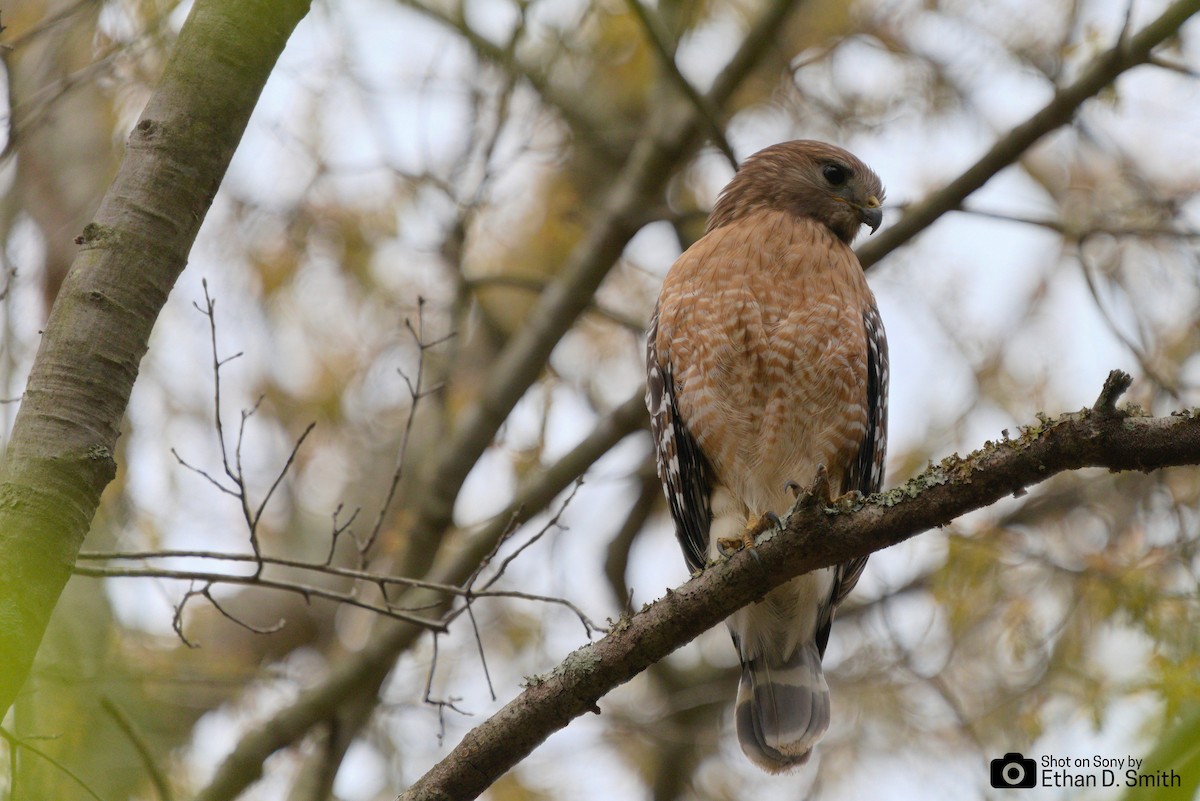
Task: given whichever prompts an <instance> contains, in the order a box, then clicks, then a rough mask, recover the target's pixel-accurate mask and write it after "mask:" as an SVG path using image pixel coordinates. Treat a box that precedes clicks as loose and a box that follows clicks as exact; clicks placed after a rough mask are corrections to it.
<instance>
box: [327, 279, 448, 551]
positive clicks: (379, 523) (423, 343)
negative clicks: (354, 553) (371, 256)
mask: <svg viewBox="0 0 1200 801" xmlns="http://www.w3.org/2000/svg"><path fill="white" fill-rule="evenodd" d="M424 310H425V298H423V297H420V296H418V297H417V324H416V326H413V324H412V321H411V320H409V319H407V318H405V320H404V327H405V328H406V329H408V332H409V333H410V334H411V335H412V338H413V342H414V343H415V344H416V346H417V377H416V380H412V379H410V378H409V377H408V375H406V374H405V373H404V371H403V370H400V369H397V372H398V373H400V377H401V378H402V379H404V384H405V386H407V387H408V394H409V398H410V404H409V407H408V418H407V419H406V420H405V421H404V433H403V434H402V435H401V437H400V452H399V453H398V454H397V455H396V469H395V470H394V471H393V472H392V483H391V484H390V485H389V486H388V491H387V496H386V497H385V498H384V500H383V504H382V505H381V506H380V507H379V514H378V515H377V516H376V518H375V525H374V526H373V527H372V528H371V534H370V536H368V537H367V539H366V542H363V543H360V544H359V546H358V553H359V564H360V565H362V564H363V562H364V560H365V559H366V557H367V554H368V553H370V551H371V548H372V547H373V546H374V545H375V543H376V541H377V540H378V539H379V532H380V531H381V530H382V529H383V521H384V520H386V519H387V513H388V510H389V509H391V507H392V501H393V500H395V497H396V488H397V487H399V486H400V479H401V478H403V477H404V457H405V454H407V453H408V440H409V437H410V436H411V435H412V429H413V422H414V421H415V420H416V418H417V404H418V403H419V402H420V401H421V398H423V397H425V396H426V395H427V394H428V391H427V390H425V389H424V388H423V386H422V382H423V381H424V377H425V352H426V351H428V350H429V349H430V348H434V347H437V346H438V345H440V344H442V343H443V342H447V341H449V340H450V339H452V338H453V337H454V334H453V333H449V334H447V335H445V336H443V337H438V338H437V339H434V340H426V339H425V315H424ZM332 554H333V551H332V550H331V551H330V556H331V557H332Z"/></svg>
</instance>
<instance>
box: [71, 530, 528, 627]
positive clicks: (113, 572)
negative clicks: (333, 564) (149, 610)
mask: <svg viewBox="0 0 1200 801" xmlns="http://www.w3.org/2000/svg"><path fill="white" fill-rule="evenodd" d="M165 555H186V554H184V553H182V552H181V553H179V554H170V553H169V552H168V553H167V554H165ZM191 555H193V556H194V555H196V554H191ZM108 556H111V554H109V555H108ZM82 558H86V557H82ZM217 558H220V559H228V560H232V561H248V562H252V563H253V564H254V565H255V566H256V567H261V566H262V565H266V564H270V563H271V560H268V559H267V558H265V557H264V558H263V559H261V560H260V559H259V558H257V557H253V556H233V555H220V556H218V557H217ZM275 563H276V564H278V563H279V562H278V561H277V560H275ZM289 566H296V567H310V568H312V569H314V570H319V571H320V572H326V573H334V574H337V573H336V571H335V570H334V569H331V568H325V567H324V566H323V565H317V564H313V565H304V564H298V563H296V564H291V565H289ZM74 572H75V575H77V576H89V577H91V578H158V579H170V580H173V581H191V582H193V583H194V582H202V583H203V584H204V588H203V589H199V590H197V589H191V590H188V592H187V593H186V594H185V595H184V598H183V600H182V601H180V603H179V606H178V607H176V610H175V621H176V623H177V624H178V625H176V631H180V632H181V627H182V625H183V624H182V615H183V606H184V605H185V604H186V603H187V601H188V600H190V599H191V598H193V597H194V596H197V595H202V596H204V597H205V598H208V600H209V601H210V602H212V604H213V606H215V607H217V610H218V611H220V612H221V613H222V614H225V612H224V610H222V609H221V608H220V606H219V605H218V604H217V603H216V602H215V601H213V599H212V597H211V596H210V595H209V594H208V589H209V588H210V587H211V585H214V584H233V585H238V586H244V587H261V588H263V589H267V590H278V591H280V592H289V593H293V594H295V595H301V596H303V597H304V598H305V599H312V598H320V599H322V600H326V601H334V602H336V603H341V604H347V605H349V606H356V607H358V608H359V609H365V610H367V611H368V612H375V613H376V614H380V615H384V616H386V617H391V618H395V619H396V620H402V621H404V622H406V623H412V624H414V625H417V626H420V627H422V628H425V629H430V630H432V631H444V630H445V625H444V624H442V623H440V622H439V621H437V620H433V619H430V618H426V617H421V616H419V615H412V614H409V613H407V612H406V611H404V610H402V609H401V608H399V607H397V606H395V605H394V604H373V603H369V602H367V601H364V600H362V599H361V598H359V597H357V596H356V595H354V594H353V593H348V592H338V591H336V590H330V589H326V588H324V587H316V586H312V585H309V584H300V583H297V582H292V581H280V580H278V579H271V578H266V577H264V576H263V575H262V574H261V572H256V573H252V574H249V575H240V576H239V575H231V574H228V573H205V572H202V571H195V570H168V569H166V568H157V567H141V568H113V567H85V566H82V565H76V566H75V568H74ZM370 578H372V579H374V580H376V581H380V580H383V579H381V578H380V577H377V576H370ZM395 582H396V583H408V582H405V581H404V580H403V579H396V580H395ZM437 589H439V590H444V591H446V592H447V593H448V594H450V595H462V594H464V593H463V591H461V590H457V591H456V590H455V589H454V588H449V587H446V588H443V587H440V586H439V587H438V588H437ZM476 594H477V595H479V593H476ZM491 594H493V595H502V594H504V593H502V592H499V591H497V592H495V593H491ZM226 617H229V615H226ZM238 623H239V624H241V625H243V626H245V628H249V629H252V630H253V629H254V627H253V626H249V625H247V624H244V623H242V622H241V621H238ZM276 630H278V629H277V628H270V629H266V630H263V631H262V632H260V633H270V632H271V631H276ZM180 638H181V639H183V640H184V642H185V643H187V644H188V645H189V646H193V644H192V643H190V642H188V641H187V639H186V638H184V637H183V635H182V633H180Z"/></svg>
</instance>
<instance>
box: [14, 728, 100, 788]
mask: <svg viewBox="0 0 1200 801" xmlns="http://www.w3.org/2000/svg"><path fill="white" fill-rule="evenodd" d="M0 739H3V740H4V741H5V742H7V743H8V747H9V748H11V749H12V750H13V751H16V749H18V748H21V749H24V750H26V751H28V752H29V753H31V754H34V755H36V756H39V757H41V758H42V759H44V760H46V761H47V762H49V763H50V764H51V765H53V766H54V767H55V768H56V769H57V770H58V771H59V772H61V773H62V774H63V775H65V776H67V778H69V779H70V780H71V781H73V782H75V783H76V784H78V785H79V786H80V787H81V788H83V791H84V792H85V793H87V794H88V795H90V796H91V797H92V798H94V799H96V801H104V799H103V798H101V797H100V796H99V795H97V793H96V791H95V790H93V789H92V788H91V786H90V785H88V783H87V782H85V781H84V780H83V779H81V778H79V776H78V774H76V773H75V772H74V771H72V770H71V769H70V768H68V767H67V766H66V765H64V764H63V763H61V762H59V761H58V760H57V759H55V758H54V757H52V756H50V755H49V754H47V753H46V752H45V751H43V750H42V749H40V748H38V747H37V746H35V745H30V744H29V740H25V739H21V738H20V737H17V736H16V735H15V734H13V733H12V732H10V731H9V730H8V729H6V728H4V727H3V726H0ZM16 776H17V774H16V773H15V772H14V773H13V780H14V781H15V780H16Z"/></svg>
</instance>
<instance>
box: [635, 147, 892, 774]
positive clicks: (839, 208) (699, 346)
mask: <svg viewBox="0 0 1200 801" xmlns="http://www.w3.org/2000/svg"><path fill="white" fill-rule="evenodd" d="M882 200H883V186H882V184H881V183H880V181H879V177H878V176H876V175H875V173H874V172H872V171H871V169H870V168H869V167H867V165H865V164H863V163H862V162H861V161H859V160H858V159H857V158H855V157H854V156H853V155H851V154H850V153H847V152H846V151H845V150H842V149H841V148H838V147H834V146H832V145H827V144H824V143H822V142H814V141H807V140H801V141H795V142H785V143H782V144H778V145H774V146H772V147H768V148H766V149H765V150H762V151H760V152H758V153H756V154H755V155H753V156H751V157H750V158H749V159H747V160H746V162H745V163H744V164H743V165H742V167H741V169H740V170H739V171H738V173H737V175H735V176H734V178H733V180H732V181H730V182H729V185H728V186H726V187H725V189H724V191H723V192H722V193H721V196H720V199H719V200H718V201H717V205H716V208H714V209H713V212H712V214H711V216H710V217H709V219H708V228H707V230H706V232H705V234H704V236H703V237H702V238H701V239H700V240H699V241H698V242H696V243H695V244H694V245H692V247H690V248H688V250H687V252H686V253H684V254H683V255H682V256H680V257H679V259H678V261H676V262H675V264H674V265H673V266H672V267H671V270H670V272H668V273H667V277H666V280H665V281H664V283H663V289H662V294H661V295H660V296H659V299H658V305H657V307H656V308H655V312H654V318H653V320H652V321H651V323H650V331H649V339H648V342H647V381H646V405H647V406H648V407H649V409H650V419H651V430H652V432H653V434H654V440H655V448H656V451H657V456H658V472H659V476H660V477H661V479H662V483H663V488H664V489H665V490H666V494H667V500H668V502H669V505H670V507H671V515H672V517H673V518H674V520H675V530H676V534H677V535H678V537H679V541H680V544H681V545H682V547H683V553H684V557H685V558H686V559H687V563H688V565H689V566H690V567H691V568H692V570H699V569H701V568H703V567H704V565H705V564H706V563H707V561H708V560H709V559H711V558H713V557H714V556H715V555H716V554H717V551H718V542H719V541H729V540H735V541H736V540H741V541H742V542H747V543H750V542H752V541H753V539H752V538H753V537H754V536H755V535H756V534H758V533H760V532H761V531H763V530H764V529H765V528H766V526H767V525H768V524H769V523H768V521H775V520H778V517H777V516H779V515H784V514H785V513H786V512H787V511H788V510H789V509H790V508H791V505H792V502H793V500H794V499H793V495H792V493H791V492H790V491H789V485H791V484H792V483H793V482H794V483H797V484H800V485H802V486H807V485H808V484H810V483H811V482H812V481H813V480H814V479H815V478H816V476H817V473H818V467H819V466H822V465H823V466H824V467H825V468H826V470H827V471H828V474H829V481H830V483H831V486H833V487H834V488H838V487H840V488H841V491H842V492H851V491H855V490H857V491H859V492H862V493H870V492H875V491H877V490H878V489H879V488H880V485H881V483H882V482H883V461H884V451H885V448H886V440H887V385H888V357H887V339H886V337H885V335H884V331H883V323H882V322H881V321H880V319H879V311H878V310H877V309H876V307H875V298H874V296H873V295H872V294H871V290H870V288H869V287H868V286H867V281H866V278H865V277H864V275H863V269H862V265H861V264H859V261H858V258H857V257H856V256H855V255H854V251H853V250H851V249H850V242H851V241H852V240H853V239H854V237H855V235H856V234H857V233H858V230H859V228H860V226H861V225H862V224H863V223H866V224H867V225H868V226H870V228H871V230H872V231H874V230H875V229H876V228H878V227H879V223H880V222H881V221H882V217H883V215H882V211H881V209H880V203H881V202H882ZM866 561H867V560H866V559H865V558H863V559H855V560H852V561H849V562H844V563H842V564H840V565H838V566H837V567H832V568H826V569H823V570H816V571H814V572H812V573H808V574H806V575H803V576H800V577H798V578H795V579H793V580H791V581H790V582H788V583H786V584H784V585H783V586H781V587H779V588H777V589H775V590H772V591H771V592H770V593H768V594H767V595H766V597H765V598H763V600H762V601H761V602H759V603H755V604H752V605H750V606H747V607H745V608H743V609H741V610H739V611H738V612H736V613H734V614H733V615H732V616H730V617H729V618H728V620H726V624H727V625H728V627H729V630H730V632H731V633H732V634H733V642H734V646H735V647H736V648H737V649H738V654H739V656H740V657H741V661H742V678H741V682H740V685H739V687H738V696H737V709H736V719H737V733H738V740H739V741H740V742H741V745H742V750H743V751H745V753H746V755H747V756H749V757H750V759H751V760H753V761H754V762H755V763H756V764H758V765H759V766H761V767H762V768H764V769H766V770H768V771H771V772H779V771H783V770H786V769H788V768H791V767H794V766H796V765H800V764H802V763H804V762H805V761H806V760H807V759H808V756H809V753H810V752H811V750H812V748H813V746H814V745H815V744H816V742H817V740H818V739H819V738H820V737H821V735H822V734H823V733H824V732H825V729H826V727H828V725H829V688H828V687H827V686H826V684H825V677H824V675H823V674H822V672H821V658H822V656H823V655H824V653H825V646H826V644H827V643H828V641H829V627H830V624H831V623H832V622H833V614H834V610H835V609H836V608H837V606H838V604H839V603H841V602H842V600H843V599H844V598H845V597H846V595H847V594H848V593H849V592H850V590H851V589H852V588H853V587H854V585H855V583H856V582H857V581H858V578H859V576H860V575H861V574H862V571H863V567H864V566H865V565H866Z"/></svg>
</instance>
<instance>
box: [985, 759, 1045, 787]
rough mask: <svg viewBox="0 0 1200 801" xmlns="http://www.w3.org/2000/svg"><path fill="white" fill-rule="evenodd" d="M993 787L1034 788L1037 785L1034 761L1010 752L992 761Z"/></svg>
mask: <svg viewBox="0 0 1200 801" xmlns="http://www.w3.org/2000/svg"><path fill="white" fill-rule="evenodd" d="M991 764H992V775H991V781H992V786H993V787H1033V786H1035V785H1036V784H1037V766H1036V765H1035V764H1034V763H1033V760H1032V759H1026V758H1025V757H1024V756H1022V755H1021V754H1018V753H1016V752H1010V753H1007V754H1005V755H1004V756H1002V757H1000V758H999V759H993V760H992V763H991Z"/></svg>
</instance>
